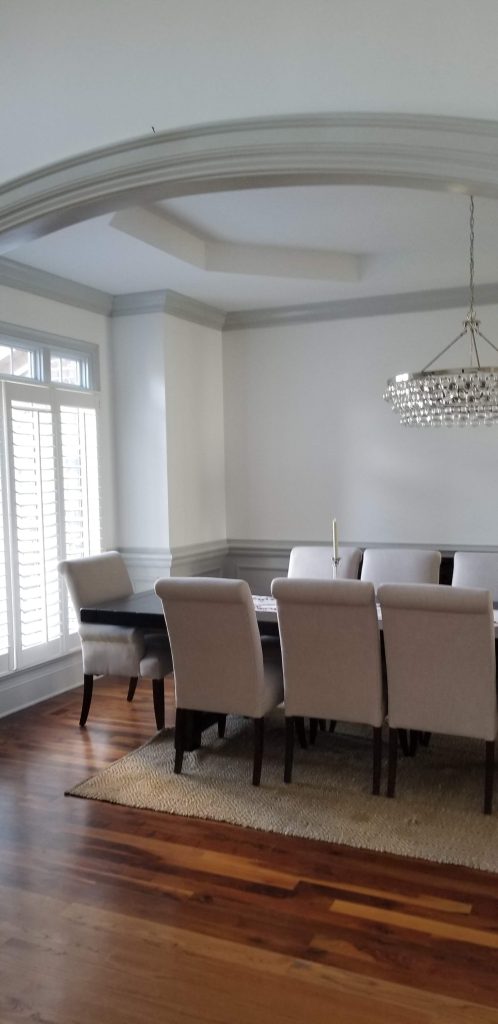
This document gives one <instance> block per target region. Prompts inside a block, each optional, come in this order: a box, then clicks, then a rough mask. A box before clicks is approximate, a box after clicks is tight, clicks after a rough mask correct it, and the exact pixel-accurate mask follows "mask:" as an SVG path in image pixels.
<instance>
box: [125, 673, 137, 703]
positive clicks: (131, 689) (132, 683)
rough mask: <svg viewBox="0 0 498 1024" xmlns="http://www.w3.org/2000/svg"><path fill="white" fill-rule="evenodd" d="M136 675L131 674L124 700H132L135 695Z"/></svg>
mask: <svg viewBox="0 0 498 1024" xmlns="http://www.w3.org/2000/svg"><path fill="white" fill-rule="evenodd" d="M137 683H138V676H132V677H131V679H130V685H129V687H128V696H127V698H126V700H133V698H134V696H135V690H136V688H137Z"/></svg>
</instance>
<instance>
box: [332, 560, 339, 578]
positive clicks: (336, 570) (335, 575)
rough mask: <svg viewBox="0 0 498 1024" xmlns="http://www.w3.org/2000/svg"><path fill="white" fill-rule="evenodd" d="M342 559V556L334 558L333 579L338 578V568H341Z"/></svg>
mask: <svg viewBox="0 0 498 1024" xmlns="http://www.w3.org/2000/svg"><path fill="white" fill-rule="evenodd" d="M340 561H341V559H340V558H332V579H333V580H336V579H337V572H338V569H339V565H340Z"/></svg>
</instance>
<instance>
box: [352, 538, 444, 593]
mask: <svg viewBox="0 0 498 1024" xmlns="http://www.w3.org/2000/svg"><path fill="white" fill-rule="evenodd" d="M440 565H441V552H440V551H424V550H420V549H419V548H366V550H365V551H364V552H363V564H362V567H361V578H362V580H369V582H370V583H373V585H374V587H375V589H376V590H377V589H378V588H379V587H380V585H381V584H382V583H439V567H440Z"/></svg>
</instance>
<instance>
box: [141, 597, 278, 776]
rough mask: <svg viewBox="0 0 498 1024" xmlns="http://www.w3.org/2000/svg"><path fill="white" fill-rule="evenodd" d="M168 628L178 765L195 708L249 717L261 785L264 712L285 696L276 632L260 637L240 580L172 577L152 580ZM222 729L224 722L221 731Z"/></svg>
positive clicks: (255, 771)
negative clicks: (265, 638) (263, 639)
mask: <svg viewBox="0 0 498 1024" xmlns="http://www.w3.org/2000/svg"><path fill="white" fill-rule="evenodd" d="M155 589H156V594H158V596H159V597H160V598H161V601H162V603H163V608H164V616H165V619H166V626H167V629H168V634H169V639H170V644H171V653H172V655H173V672H174V680H175V696H176V727H175V750H176V754H175V772H176V773H177V774H178V773H180V772H181V770H182V764H183V755H184V748H185V736H186V734H187V731H188V726H189V718H191V716H192V715H193V714H194V712H199V711H204V712H211V713H214V714H215V715H216V716H218V717H219V719H220V720H221V722H223V723H224V717H225V716H226V715H244V716H246V717H248V718H252V719H254V757H253V775H252V783H253V785H254V786H259V783H260V779H261V766H262V759H263V739H264V716H265V714H266V713H267V712H268V711H271V709H272V708H274V707H276V706H277V704H280V703H281V702H282V700H283V696H284V691H283V681H282V665H281V661H280V650H279V645H278V640H277V641H276V643H275V642H274V643H272V642H271V640H270V641H267V642H265V644H264V648H265V651H264V654H263V647H262V642H261V638H260V635H259V631H258V624H257V620H256V613H255V611H254V605H253V600H252V596H251V591H250V590H249V586H248V584H247V583H246V582H245V580H227V579H217V578H213V579H209V578H206V577H199V578H196V577H187V578H182V577H176V578H172V579H161V580H157V582H156V586H155ZM223 733H224V724H223V725H222V727H221V730H220V734H221V735H223Z"/></svg>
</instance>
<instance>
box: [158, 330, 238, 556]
mask: <svg viewBox="0 0 498 1024" xmlns="http://www.w3.org/2000/svg"><path fill="white" fill-rule="evenodd" d="M165 321H166V415H167V446H168V489H169V516H170V519H169V521H170V547H171V548H172V549H174V548H181V547H185V546H188V545H192V544H207V543H210V542H212V541H214V542H220V541H224V540H225V538H226V509H225V450H224V416H223V345H222V337H221V332H220V331H217V330H214V329H213V328H210V327H203V326H200V325H199V324H194V323H190V322H187V321H186V320H179V319H177V318H176V317H172V316H166V318H165Z"/></svg>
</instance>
